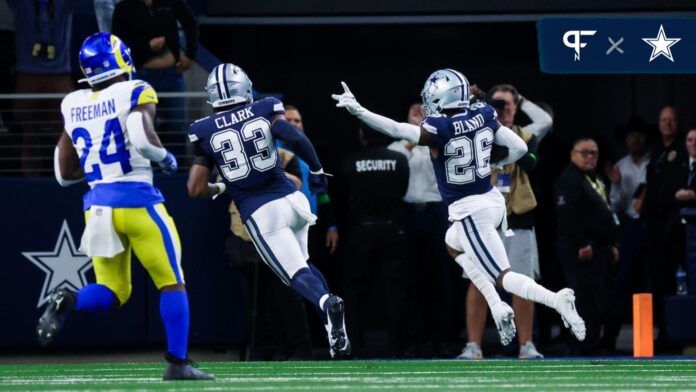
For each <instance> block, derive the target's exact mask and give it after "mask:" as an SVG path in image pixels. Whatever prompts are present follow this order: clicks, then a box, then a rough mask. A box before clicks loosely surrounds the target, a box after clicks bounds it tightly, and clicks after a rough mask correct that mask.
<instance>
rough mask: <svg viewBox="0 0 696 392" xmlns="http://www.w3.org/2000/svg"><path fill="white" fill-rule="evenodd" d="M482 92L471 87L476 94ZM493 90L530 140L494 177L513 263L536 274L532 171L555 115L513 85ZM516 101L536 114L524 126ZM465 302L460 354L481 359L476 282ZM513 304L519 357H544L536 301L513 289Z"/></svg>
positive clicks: (505, 115) (481, 301)
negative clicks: (536, 334)
mask: <svg viewBox="0 0 696 392" xmlns="http://www.w3.org/2000/svg"><path fill="white" fill-rule="evenodd" d="M478 92H479V91H472V93H474V94H477V93H478ZM489 96H490V98H491V105H493V106H494V107H495V108H496V112H497V113H498V120H499V121H500V123H501V124H503V125H504V126H506V127H508V128H510V129H512V130H513V131H514V132H515V133H516V134H517V135H518V136H520V137H521V138H522V139H523V140H524V141H525V143H527V147H528V151H527V154H526V155H525V156H524V157H522V158H520V160H519V161H517V162H516V163H512V164H509V165H506V166H505V167H504V168H503V169H502V170H500V169H497V170H494V172H493V175H492V176H491V182H492V183H493V185H494V186H496V187H497V188H498V190H500V191H501V193H502V194H503V196H504V197H505V204H506V206H507V214H508V215H507V222H508V227H509V228H510V229H512V230H514V232H515V235H514V236H512V237H505V236H504V235H503V233H500V234H501V239H502V240H503V244H504V245H505V251H506V253H507V254H508V257H509V259H510V267H511V268H512V270H513V271H514V272H517V273H520V274H523V275H526V276H528V277H530V278H532V279H536V278H537V277H538V275H539V253H538V249H537V242H536V233H535V232H534V209H535V208H536V205H537V202H536V198H535V196H534V191H533V190H532V186H531V184H530V182H529V176H528V173H530V172H531V171H532V170H533V169H534V167H535V166H536V161H537V157H536V149H537V146H538V143H539V141H540V140H541V138H543V137H544V136H545V135H546V133H547V132H548V131H549V130H550V129H551V127H552V125H553V119H552V118H551V116H550V115H549V114H547V113H546V112H545V111H544V110H543V109H541V108H540V107H539V106H537V105H536V104H534V103H533V102H532V101H530V100H528V99H525V98H524V97H523V96H521V95H520V94H519V92H518V91H517V89H516V88H515V87H514V86H512V85H509V84H501V85H497V86H495V87H493V88H492V89H491V90H490V92H489ZM518 107H519V108H520V109H521V110H522V111H523V112H524V113H525V114H526V115H527V116H528V117H529V118H530V119H531V120H532V123H531V124H529V125H527V126H525V127H524V128H523V127H522V126H520V125H517V124H515V115H516V114H517V108H518ZM466 304H467V306H466V309H467V310H466V312H467V337H468V342H467V345H466V347H464V350H463V351H462V353H461V354H460V355H459V356H458V357H457V358H459V359H481V358H483V353H482V351H481V338H482V336H483V330H484V327H485V325H486V317H487V315H488V308H487V306H486V301H485V298H484V297H483V295H482V294H481V293H480V292H479V291H478V289H477V288H476V287H475V286H474V285H471V284H470V285H469V291H468V292H467V302H466ZM512 307H513V309H514V311H515V324H516V326H517V335H518V339H519V344H520V351H519V358H520V359H534V358H543V355H542V354H541V353H539V351H537V349H536V346H535V345H534V342H533V340H532V329H533V325H534V303H533V302H532V301H528V300H526V299H523V298H520V297H517V296H515V295H513V296H512Z"/></svg>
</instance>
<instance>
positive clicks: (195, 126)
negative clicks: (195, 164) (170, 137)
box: [188, 116, 211, 143]
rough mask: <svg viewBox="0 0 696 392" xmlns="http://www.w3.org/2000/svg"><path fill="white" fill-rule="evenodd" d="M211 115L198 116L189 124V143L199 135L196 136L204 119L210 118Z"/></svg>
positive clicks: (193, 141) (196, 139)
mask: <svg viewBox="0 0 696 392" xmlns="http://www.w3.org/2000/svg"><path fill="white" fill-rule="evenodd" d="M210 117H211V116H207V117H203V118H199V119H198V120H196V121H194V122H192V123H191V125H189V131H188V138H189V141H190V142H191V143H195V142H197V141H198V140H199V139H200V137H199V136H198V128H199V127H200V126H202V125H204V124H205V123H206V120H208V119H210Z"/></svg>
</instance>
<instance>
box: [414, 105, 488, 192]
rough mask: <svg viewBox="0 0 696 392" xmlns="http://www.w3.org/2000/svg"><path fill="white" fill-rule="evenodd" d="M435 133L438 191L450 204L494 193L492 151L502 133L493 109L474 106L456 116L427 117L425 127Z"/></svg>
mask: <svg viewBox="0 0 696 392" xmlns="http://www.w3.org/2000/svg"><path fill="white" fill-rule="evenodd" d="M421 126H422V127H423V128H425V130H426V131H428V132H430V133H432V136H433V138H434V139H435V141H436V143H437V145H438V147H439V150H440V153H439V154H438V157H437V158H433V159H432V161H433V169H435V177H436V178H437V187H438V189H439V190H440V194H441V195H442V199H443V200H444V201H445V202H446V203H447V204H452V203H453V202H455V201H457V200H459V199H461V198H463V197H466V196H471V195H480V194H484V193H486V192H488V191H490V190H491V189H492V185H491V179H490V176H491V167H490V160H491V149H492V148H493V138H494V137H495V132H496V131H497V130H498V116H497V114H496V112H495V109H493V107H492V106H490V105H488V104H485V103H474V104H472V105H471V107H469V109H465V110H462V111H461V112H459V113H457V114H455V115H452V116H446V115H439V116H430V117H426V118H425V120H423V122H422V123H421Z"/></svg>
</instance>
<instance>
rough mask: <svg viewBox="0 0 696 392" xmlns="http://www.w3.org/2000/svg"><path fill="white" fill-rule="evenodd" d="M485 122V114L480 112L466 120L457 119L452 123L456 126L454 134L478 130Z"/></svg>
mask: <svg viewBox="0 0 696 392" xmlns="http://www.w3.org/2000/svg"><path fill="white" fill-rule="evenodd" d="M485 122H486V120H484V118H483V116H482V115H480V114H477V115H475V116H474V117H472V118H470V119H468V120H466V121H455V122H453V123H452V126H453V127H454V135H455V136H456V135H461V134H462V133H466V132H471V131H474V130H477V129H479V128H481V127H483V124H485Z"/></svg>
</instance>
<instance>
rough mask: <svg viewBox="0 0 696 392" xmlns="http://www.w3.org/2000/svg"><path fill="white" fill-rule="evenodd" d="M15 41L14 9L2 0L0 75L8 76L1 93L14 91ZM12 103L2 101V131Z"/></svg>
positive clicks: (0, 16)
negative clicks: (2, 50) (2, 49)
mask: <svg viewBox="0 0 696 392" xmlns="http://www.w3.org/2000/svg"><path fill="white" fill-rule="evenodd" d="M14 42H15V33H14V18H13V17H12V11H11V10H10V7H9V6H8V5H7V1H5V0H0V48H4V53H3V56H2V57H0V75H6V77H4V78H0V93H2V94H10V93H12V91H14V77H7V75H13V74H14V67H15V48H14V45H15V44H14ZM11 105H12V102H11V101H5V100H1V101H0V133H1V132H7V127H6V126H5V122H6V121H7V120H8V117H7V114H8V113H9V112H10V109H11ZM3 168H4V167H3Z"/></svg>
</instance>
